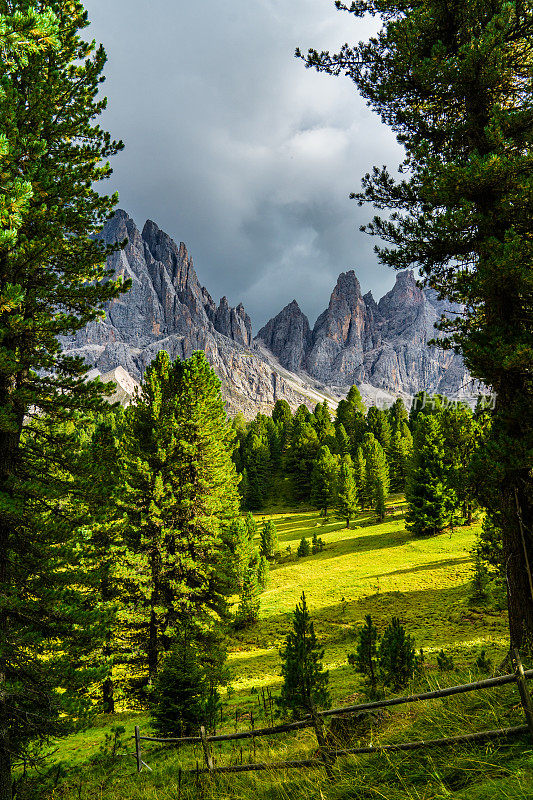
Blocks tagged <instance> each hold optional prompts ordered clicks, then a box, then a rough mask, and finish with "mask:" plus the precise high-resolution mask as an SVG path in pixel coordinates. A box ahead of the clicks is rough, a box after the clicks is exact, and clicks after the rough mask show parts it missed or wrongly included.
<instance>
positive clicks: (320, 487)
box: [311, 445, 338, 517]
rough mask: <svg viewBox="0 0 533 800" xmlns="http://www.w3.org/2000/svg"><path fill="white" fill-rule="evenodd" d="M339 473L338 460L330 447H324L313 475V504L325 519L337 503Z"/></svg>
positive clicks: (319, 454) (320, 451)
mask: <svg viewBox="0 0 533 800" xmlns="http://www.w3.org/2000/svg"><path fill="white" fill-rule="evenodd" d="M337 472H338V464H337V459H336V458H335V456H333V455H332V454H331V453H330V450H329V447H327V446H326V445H324V446H323V447H321V448H320V450H319V453H318V458H317V460H316V463H315V465H314V467H313V472H312V475H311V503H312V504H313V505H314V506H315V508H318V509H319V510H320V511H321V512H322V514H323V515H324V517H327V515H328V509H329V508H331V507H332V506H333V504H334V503H335V496H336V491H337Z"/></svg>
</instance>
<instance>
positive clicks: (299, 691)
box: [278, 592, 330, 718]
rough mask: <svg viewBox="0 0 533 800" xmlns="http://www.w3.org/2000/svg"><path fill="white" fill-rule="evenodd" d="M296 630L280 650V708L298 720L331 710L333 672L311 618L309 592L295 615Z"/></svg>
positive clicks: (294, 626) (298, 605)
mask: <svg viewBox="0 0 533 800" xmlns="http://www.w3.org/2000/svg"><path fill="white" fill-rule="evenodd" d="M292 624H293V629H292V631H291V632H290V633H289V634H288V635H287V638H286V639H285V646H284V647H283V648H282V649H281V650H280V656H281V661H282V664H281V675H282V677H283V685H282V687H281V695H280V698H279V701H278V703H279V705H280V707H281V708H282V709H283V710H284V711H285V712H290V713H291V714H292V715H293V716H294V717H296V718H298V717H302V716H305V714H309V713H313V712H314V710H315V709H316V708H329V706H330V698H329V691H328V683H329V673H328V672H327V671H325V670H324V667H323V665H322V659H323V658H324V650H322V649H321V648H320V646H319V644H318V641H317V638H316V635H315V630H314V626H313V622H312V621H311V618H310V616H309V610H308V608H307V602H306V599H305V592H302V597H301V600H300V603H298V604H297V606H296V608H295V610H294V614H293V623H292Z"/></svg>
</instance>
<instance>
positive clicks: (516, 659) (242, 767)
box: [135, 649, 533, 776]
mask: <svg viewBox="0 0 533 800" xmlns="http://www.w3.org/2000/svg"><path fill="white" fill-rule="evenodd" d="M510 656H511V662H512V664H513V667H514V668H515V671H514V672H513V673H509V674H507V675H500V676H496V677H494V678H486V679H484V680H481V681H474V682H472V683H465V684H461V685H459V686H448V687H446V688H444V689H436V690H434V691H431V692H421V693H419V694H412V695H405V696H402V697H392V698H390V699H388V700H377V701H373V702H369V703H358V704H356V705H351V706H341V707H340V708H331V709H328V710H326V711H320V712H317V711H315V710H314V709H313V712H312V713H311V714H309V715H308V716H306V717H305V718H304V719H302V720H298V721H297V722H288V723H285V724H282V725H273V726H271V727H268V728H257V729H254V727H253V722H252V729H251V730H248V731H239V732H237V733H225V734H219V735H214V736H207V735H206V733H205V728H204V727H203V726H202V728H201V729H200V736H182V737H176V738H162V737H157V736H141V732H140V730H139V727H138V726H136V727H135V752H136V757H137V771H138V772H141V770H142V768H143V767H146V768H148V769H150V768H149V767H148V765H147V764H146V763H145V762H144V761H143V760H142V757H141V742H158V743H162V744H174V745H181V744H202V747H203V751H204V759H205V763H206V767H205V768H202V769H200V768H199V766H198V764H197V767H196V769H191V770H188V772H189V773H190V774H193V775H197V776H198V775H201V774H213V773H232V772H233V773H236V772H249V771H259V770H266V769H272V770H276V769H293V768H295V769H298V768H306V767H309V768H313V767H322V768H324V769H325V770H326V772H327V774H328V776H331V767H332V765H333V763H334V762H335V760H336V759H337V758H339V757H341V756H346V755H370V754H377V755H379V754H380V753H387V752H401V751H407V750H418V749H421V748H432V747H446V746H448V745H451V744H461V743H467V742H480V741H489V740H491V739H504V738H512V737H514V736H520V735H522V734H524V733H528V732H529V734H530V736H531V738H532V740H533V704H532V701H531V696H530V694H529V689H528V686H527V680H528V679H530V678H533V669H529V670H524V668H523V666H522V663H521V661H520V655H519V653H518V651H517V650H516V649H515V650H512V651H511V653H510ZM509 683H516V684H517V688H518V690H519V694H520V700H521V703H522V708H523V710H524V715H525V718H526V722H527V724H526V725H518V726H514V727H510V728H500V729H497V730H488V731H479V732H478V733H467V734H461V735H459V736H451V737H447V738H442V739H428V740H423V741H418V742H404V743H399V744H385V745H377V746H375V747H374V746H369V747H352V748H340V749H339V748H334V747H329V746H328V745H327V743H326V739H325V736H324V732H323V720H324V718H326V717H331V716H342V715H343V714H354V713H357V712H360V711H370V710H375V709H379V708H388V707H390V706H396V705H400V704H402V703H417V702H421V701H424V700H433V699H436V698H440V697H450V696H452V695H456V694H462V693H465V692H475V691H478V690H480V689H488V688H491V687H494V686H504V685H505V684H509ZM305 728H314V729H315V735H316V738H317V743H318V757H315V758H310V759H303V760H295V761H291V760H288V761H277V762H272V763H268V764H267V763H262V762H254V763H251V764H231V765H228V766H220V767H218V766H216V764H215V762H214V759H213V757H212V755H211V750H210V747H209V745H210V744H211V743H213V742H229V741H237V740H242V739H252V740H255V738H256V737H258V738H259V737H262V736H273V735H276V734H278V733H286V732H288V731H293V730H302V729H305ZM254 752H255V742H254ZM180 772H181V770H180Z"/></svg>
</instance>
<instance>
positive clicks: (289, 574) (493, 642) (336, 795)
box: [20, 496, 533, 800]
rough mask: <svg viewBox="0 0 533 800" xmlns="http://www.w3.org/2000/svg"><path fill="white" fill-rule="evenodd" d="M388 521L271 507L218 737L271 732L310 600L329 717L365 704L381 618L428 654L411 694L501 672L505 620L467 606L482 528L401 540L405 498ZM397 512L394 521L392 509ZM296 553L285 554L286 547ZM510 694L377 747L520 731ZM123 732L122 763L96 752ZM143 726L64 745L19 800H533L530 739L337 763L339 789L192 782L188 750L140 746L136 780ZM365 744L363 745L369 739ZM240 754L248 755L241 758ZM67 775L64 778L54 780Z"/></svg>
mask: <svg viewBox="0 0 533 800" xmlns="http://www.w3.org/2000/svg"><path fill="white" fill-rule="evenodd" d="M389 509H390V510H391V513H389V515H388V516H387V519H386V521H385V522H383V523H376V522H375V520H374V516H373V514H370V513H363V514H360V515H359V516H358V517H357V519H355V520H354V521H353V523H352V525H351V528H350V530H348V529H346V527H345V524H344V522H341V521H339V520H337V519H334V518H332V519H331V520H330V521H328V522H326V523H324V522H323V520H322V519H321V518H320V517H319V516H318V515H317V512H316V511H310V510H305V509H303V510H302V509H299V510H288V509H283V508H281V509H280V508H279V507H278V508H276V509H273V510H272V513H271V514H270V515H268V514H259V515H257V521H258V523H259V525H260V524H261V521H262V519H263V518H264V519H268V518H269V517H270V518H272V519H273V520H274V521H275V523H276V526H277V529H278V534H279V550H280V552H279V556H278V558H277V559H276V561H275V562H273V563H272V565H271V574H270V583H269V585H268V587H267V589H266V591H265V592H264V593H263V594H262V595H261V612H260V620H259V622H258V623H257V625H255V626H254V627H252V628H251V629H248V630H245V631H242V632H239V633H236V634H233V636H232V638H231V642H230V648H229V649H230V654H229V666H230V671H231V680H230V687H229V689H223V690H222V692H221V694H222V700H223V711H222V719H221V720H220V723H219V728H218V729H219V731H227V732H229V731H231V732H233V731H235V730H236V729H239V730H241V729H243V728H247V727H248V726H249V724H250V723H249V716H248V713H247V712H249V711H253V712H254V715H255V718H256V720H257V724H258V725H260V726H261V725H268V724H269V717H268V715H266V714H265V713H264V709H263V710H262V708H261V689H266V688H270V689H272V691H273V692H274V694H275V693H276V690H277V689H278V687H279V685H280V658H279V648H280V646H282V644H283V641H284V638H285V636H286V634H287V632H288V631H289V629H290V627H291V612H292V611H293V609H294V607H295V605H296V603H297V602H298V601H299V599H300V596H301V593H302V590H305V593H306V597H307V601H308V605H309V608H310V612H311V616H312V618H313V620H314V624H315V631H316V633H317V636H318V639H319V641H320V643H321V645H322V646H323V647H324V651H325V653H324V664H325V666H326V668H327V669H328V670H329V673H330V693H331V699H332V702H333V704H334V705H342V704H343V703H349V702H351V703H353V702H357V701H358V700H361V701H362V700H363V698H364V693H363V688H364V687H363V685H362V682H361V679H360V678H359V677H358V676H357V674H356V673H355V671H354V670H353V668H352V667H351V666H349V664H348V661H347V654H348V653H350V652H353V650H354V649H355V633H356V630H357V628H358V626H359V625H360V624H361V623H362V622H363V619H364V617H365V615H366V614H368V613H370V614H372V617H373V619H374V622H375V624H376V625H377V627H378V630H379V631H380V633H382V632H383V630H384V629H385V626H386V625H387V623H388V622H389V621H390V620H391V618H392V617H393V616H398V617H399V618H400V619H401V621H402V623H403V624H404V625H405V627H406V629H407V632H408V633H409V634H411V635H412V636H413V637H414V639H415V643H416V647H417V649H418V648H423V650H424V653H425V666H426V669H425V672H424V673H423V675H422V676H421V677H419V678H417V681H418V683H417V684H414V685H413V687H411V688H413V689H416V688H417V686H418V687H422V688H424V687H426V688H427V687H428V686H435V685H436V684H440V685H451V684H454V683H462V682H465V681H466V680H468V679H469V677H470V675H471V674H474V673H475V670H474V661H475V659H476V657H477V656H478V655H479V654H480V652H481V650H482V649H484V650H485V651H486V653H487V655H488V656H489V657H490V658H491V659H492V661H493V664H495V665H496V664H498V663H499V662H500V660H501V659H502V658H503V656H504V654H505V653H506V650H507V621H506V615H505V612H504V611H503V610H501V608H498V605H497V603H494V602H492V603H491V604H489V605H488V606H487V607H484V608H482V609H481V608H473V607H472V606H471V604H470V602H469V595H470V584H471V578H472V559H471V556H470V551H471V548H472V545H473V543H474V540H475V533H476V525H473V526H471V527H464V528H458V529H456V530H454V531H447V532H445V533H443V534H441V535H439V536H435V537H431V538H428V539H415V538H414V537H413V536H412V535H411V534H410V533H409V532H407V531H406V529H405V520H404V504H403V500H402V498H401V497H399V496H397V497H391V498H390V499H389ZM392 509H394V511H392ZM315 532H316V533H317V535H318V536H319V537H320V538H321V539H322V540H323V542H324V544H325V549H324V550H323V551H322V552H320V553H317V554H315V555H310V556H308V557H306V558H297V557H296V550H297V547H298V544H299V542H300V539H301V538H302V536H306V538H307V539H308V540H309V542H310V543H311V538H312V536H313V533H315ZM289 548H290V549H289ZM441 648H442V649H444V650H445V651H446V652H447V653H448V654H451V655H453V658H454V662H455V667H456V669H455V671H453V672H447V673H441V672H439V671H438V670H437V669H436V655H437V653H438V651H439V650H440V649H441ZM521 720H522V712H521V706H520V703H519V702H518V696H517V694H516V689H515V687H513V686H511V687H505V691H502V690H499V691H496V690H493V691H492V692H483V693H479V694H476V695H459V696H457V697H453V698H449V699H448V700H445V701H437V702H435V701H428V702H424V703H418V704H416V705H415V706H402V707H400V708H399V709H395V710H394V712H393V713H391V714H386V715H385V719H384V721H383V722H382V723H380V725H379V728H378V730H376V732H375V733H373V732H372V731H370V732H369V733H368V734H366V735H367V737H368V736H369V737H370V739H369V741H373V737H374V736H376V737H377V738H376V740H377V741H381V742H383V743H386V742H388V741H389V742H390V741H412V740H413V739H421V738H423V739H424V740H427V739H431V738H438V737H440V736H452V735H456V734H458V733H464V732H467V731H476V730H484V729H487V728H495V727H501V726H505V725H510V724H511V725H513V724H514V725H516V724H521ZM113 724H114V725H117V724H121V725H124V726H125V728H126V734H125V735H124V748H123V749H122V750H121V751H120V752H121V756H120V757H117V758H114V759H110V758H109V756H106V755H102V754H101V753H100V754H99V749H101V746H102V744H103V741H104V736H105V734H106V733H109V732H110V730H111V727H112V725H113ZM135 724H138V725H140V726H141V729H142V732H143V734H148V733H149V725H150V720H149V717H148V715H147V714H146V713H134V712H128V711H125V712H123V713H121V714H117V715H116V716H115V717H114V718H105V717H102V718H100V719H99V720H98V722H97V724H95V725H94V726H93V727H92V728H90V729H89V730H87V731H85V732H81V733H79V734H76V735H74V736H71V737H69V738H68V739H67V740H65V741H63V742H59V743H58V744H57V749H56V752H55V753H54V754H53V755H52V758H51V764H52V769H51V771H50V772H49V773H48V775H47V776H45V777H44V778H43V779H37V780H36V782H35V783H34V784H33V786H32V787H30V789H29V791H30V793H29V794H24V793H21V795H20V799H21V800H30V798H31V800H33V799H34V798H38V797H39V798H43V800H44V798H46V800H52V798H54V800H55V798H63V800H102V798H106V800H119V799H120V800H193V798H196V797H204V798H206V800H215V798H216V799H217V800H224V798H228V800H249V798H250V799H251V798H254V799H255V800H292V799H293V798H294V799H295V800H444V799H445V798H450V797H453V798H455V800H489V798H490V800H492V798H493V797H494V798H509V800H514V798H520V800H533V752H532V748H531V745H530V744H528V743H527V742H524V741H513V742H512V743H509V744H507V743H506V744H504V745H502V746H499V745H487V746H486V747H485V746H482V747H480V746H472V747H468V746H466V747H455V748H453V749H451V748H447V749H445V750H438V751H431V752H428V753H426V752H420V751H418V752H416V753H413V754H412V755H411V754H401V755H396V756H391V757H388V758H378V757H376V756H368V757H362V758H358V759H354V758H351V759H344V760H339V761H338V762H337V764H336V767H335V769H336V773H335V780H334V782H328V781H327V779H326V777H325V775H324V774H323V771H319V772H317V771H316V770H311V771H309V770H291V771H282V772H279V771H278V772H273V771H271V772H265V773H246V774H245V775H243V776H242V777H235V776H220V777H219V778H217V780H216V781H214V782H211V781H207V782H206V781H203V782H201V785H200V786H199V787H197V786H196V784H195V782H194V779H193V778H190V777H188V776H185V777H184V784H183V787H182V788H181V789H180V787H179V786H178V774H179V769H180V768H182V769H184V770H185V769H187V768H190V767H191V766H192V767H194V764H195V763H196V760H199V761H200V763H201V762H202V752H201V749H199V748H198V747H196V748H194V747H188V748H182V749H181V750H175V749H169V748H168V747H167V748H161V747H160V746H158V745H150V744H148V743H145V744H144V745H143V747H144V756H145V758H146V760H147V761H148V763H149V764H150V765H151V767H152V769H153V772H147V771H145V772H143V773H141V774H140V775H137V774H136V773H135V768H134V763H135V762H134V760H133V759H132V755H131V752H132V748H133V743H132V742H131V738H130V737H131V734H132V732H133V727H134V725H135ZM364 741H365V742H366V739H365V740H364ZM314 749H316V741H315V740H314V735H313V732H312V731H309V730H306V731H297V732H292V733H290V734H285V735H283V736H276V737H269V738H268V739H266V738H265V739H261V740H259V741H258V743H257V752H256V753H255V755H254V753H253V751H252V744H251V742H250V741H247V742H246V743H245V744H244V745H243V748H240V747H239V746H238V745H237V747H235V745H234V743H228V744H227V745H226V744H225V745H223V746H219V748H218V750H216V751H215V754H216V756H217V758H219V759H220V763H221V764H225V763H235V762H236V761H238V760H239V758H244V760H245V761H246V760H265V761H267V762H270V761H272V760H279V759H285V758H308V757H309V755H310V753H312V752H313V750H314ZM243 751H244V752H243ZM58 769H60V771H59V772H58Z"/></svg>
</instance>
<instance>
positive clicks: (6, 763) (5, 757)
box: [0, 719, 12, 800]
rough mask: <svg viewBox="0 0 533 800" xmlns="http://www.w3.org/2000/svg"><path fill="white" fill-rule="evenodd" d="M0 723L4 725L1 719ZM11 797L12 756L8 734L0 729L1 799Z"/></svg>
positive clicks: (6, 799) (5, 799) (7, 799)
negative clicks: (8, 747) (8, 744)
mask: <svg viewBox="0 0 533 800" xmlns="http://www.w3.org/2000/svg"><path fill="white" fill-rule="evenodd" d="M0 725H3V722H2V720H1V719H0ZM11 798H12V791H11V757H10V755H9V750H8V749H7V735H4V733H3V732H2V731H0V800H11Z"/></svg>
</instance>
